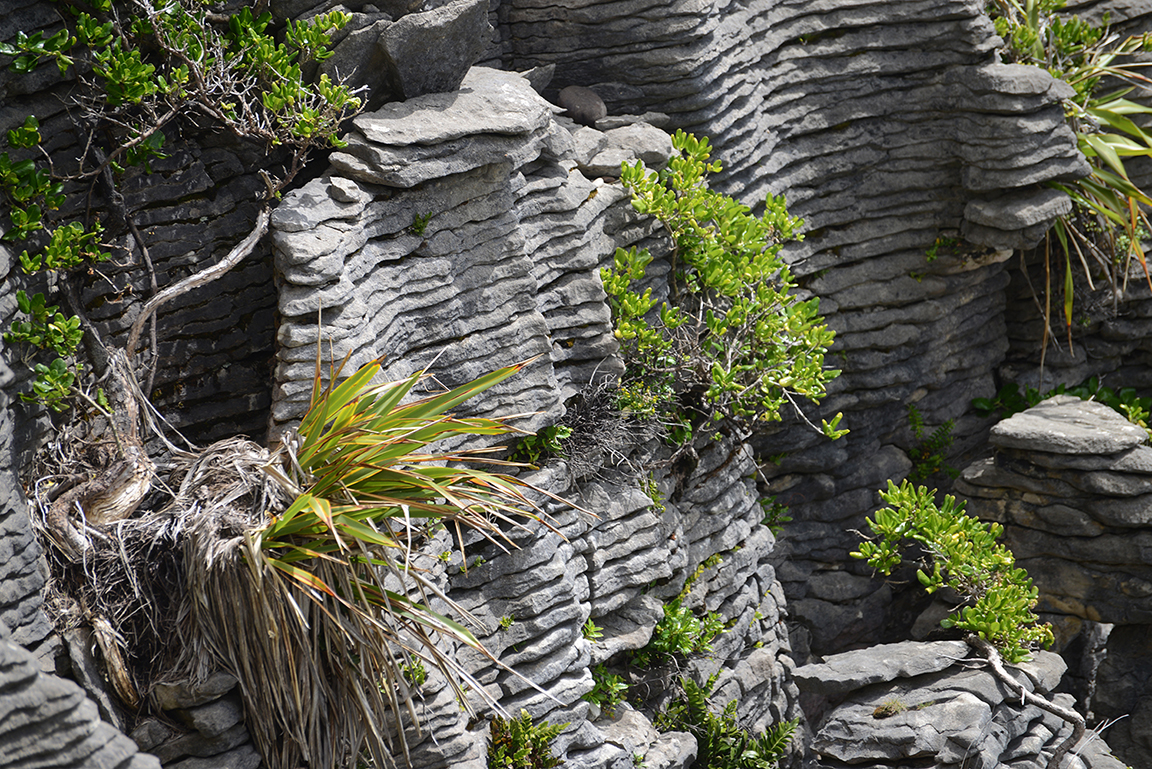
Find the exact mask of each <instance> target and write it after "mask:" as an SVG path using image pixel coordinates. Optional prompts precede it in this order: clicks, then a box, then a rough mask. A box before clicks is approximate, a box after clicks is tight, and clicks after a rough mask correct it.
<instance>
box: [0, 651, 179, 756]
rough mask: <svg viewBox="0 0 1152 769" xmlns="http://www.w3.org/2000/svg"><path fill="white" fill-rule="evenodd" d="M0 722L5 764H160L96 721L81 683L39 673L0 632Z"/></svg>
mask: <svg viewBox="0 0 1152 769" xmlns="http://www.w3.org/2000/svg"><path fill="white" fill-rule="evenodd" d="M0 724H3V726H2V727H0V746H2V747H3V756H4V763H5V766H13V767H23V766H52V767H61V769H64V768H65V767H68V768H71V767H75V769H81V768H82V767H97V766H98V767H109V768H110V769H159V766H160V762H159V761H158V760H156V758H154V757H153V756H149V755H146V754H144V753H140V752H139V750H138V749H137V747H136V745H135V744H134V743H133V742H132V740H130V739H128V738H127V737H125V736H124V735H123V734H121V733H120V732H118V731H116V729H114V728H113V727H112V726H110V725H109V724H107V723H105V722H104V721H101V720H100V716H99V714H98V713H97V709H96V704H95V703H93V702H92V701H91V700H89V699H88V698H86V697H85V696H84V692H83V691H81V689H80V687H78V686H76V684H74V683H72V682H71V681H65V680H63V679H61V678H57V677H56V676H53V675H46V674H45V673H43V672H41V670H40V665H39V663H38V661H37V660H36V658H35V657H33V656H32V655H31V654H30V653H28V652H27V651H25V650H24V649H22V648H20V647H19V646H16V645H15V644H14V643H12V641H11V640H8V639H7V638H4V637H0Z"/></svg>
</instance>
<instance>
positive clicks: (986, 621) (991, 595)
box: [851, 481, 1053, 662]
mask: <svg viewBox="0 0 1152 769" xmlns="http://www.w3.org/2000/svg"><path fill="white" fill-rule="evenodd" d="M934 493H935V492H934V491H929V490H928V489H926V488H925V487H923V486H920V487H918V488H917V487H913V485H912V484H910V483H908V482H907V481H904V482H903V483H902V484H901V485H900V486H899V487H897V486H896V484H894V483H892V482H891V481H889V482H888V491H886V492H881V493H880V496H881V498H882V499H883V500H884V501H885V502H886V503H887V504H888V505H890V507H885V508H883V509H881V510H877V511H876V514H875V519H874V520H873V519H869V520H868V521H867V523H868V527H869V529H870V530H871V531H872V534H873V539H868V540H865V541H864V542H861V543H860V549H859V550H858V551H857V552H854V553H852V554H851V555H852V557H853V558H861V559H864V560H865V561H867V563H868V565H869V566H871V567H872V568H874V569H876V570H877V571H879V572H880V573H881V574H884V575H889V574H891V573H892V570H893V569H895V568H896V567H897V566H899V565H900V563H901V561H902V557H901V551H902V550H903V549H904V548H905V547H907V545H908V543H909V542H914V543H916V544H918V545H919V546H920V548H921V549H922V550H923V553H924V560H923V562H922V563H920V568H919V569H918V570H917V571H916V578H917V579H918V580H919V581H920V584H922V585H923V586H924V588H925V590H927V591H928V592H929V593H934V592H936V591H937V590H939V589H940V588H942V587H949V588H952V589H953V590H955V591H956V592H957V593H959V594H960V596H962V598H963V599H964V602H965V605H964V606H963V607H961V608H960V609H958V610H957V611H956V612H954V613H953V614H952V615H951V616H949V617H948V618H947V619H945V620H944V621H943V622H941V623H940V624H941V625H942V626H943V627H945V628H951V627H955V628H959V629H960V630H965V631H967V632H969V633H973V634H975V635H977V636H979V637H980V638H982V639H984V640H985V641H988V642H989V643H991V644H992V645H993V646H995V647H996V649H997V650H998V651H999V652H1000V654H1001V656H1003V658H1004V659H1005V660H1007V661H1008V662H1023V661H1026V660H1027V659H1029V651H1030V650H1031V649H1032V648H1034V647H1035V646H1037V645H1042V646H1049V645H1051V644H1052V641H1053V635H1052V629H1051V627H1050V626H1048V625H1047V624H1037V623H1038V621H1039V617H1037V616H1036V614H1035V613H1034V612H1033V611H1032V610H1033V609H1034V608H1035V606H1036V602H1037V600H1038V597H1039V591H1038V590H1037V589H1036V588H1035V587H1034V586H1033V585H1032V579H1031V578H1030V577H1029V576H1028V573H1027V572H1026V571H1025V570H1024V569H1018V568H1016V558H1015V556H1013V555H1012V552H1011V551H1010V550H1008V548H1006V547H1005V546H1004V545H1001V544H998V543H997V542H996V540H997V539H998V538H999V537H1000V535H1001V534H1002V533H1003V531H1004V529H1003V527H1002V526H1000V524H998V523H983V522H981V521H978V520H976V519H975V518H972V517H970V516H968V515H966V514H965V513H964V503H963V502H961V503H960V504H957V503H956V500H955V499H954V498H953V497H952V496H945V497H944V504H943V506H942V507H937V506H936V501H935V499H934V498H933V495H934Z"/></svg>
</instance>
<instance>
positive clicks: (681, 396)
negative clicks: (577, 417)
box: [601, 131, 847, 444]
mask: <svg viewBox="0 0 1152 769" xmlns="http://www.w3.org/2000/svg"><path fill="white" fill-rule="evenodd" d="M672 144H673V147H674V148H675V154H674V155H673V156H672V159H671V160H670V162H669V164H668V168H667V169H665V170H664V171H661V172H659V173H657V172H654V171H653V172H650V171H648V170H647V169H646V168H645V167H644V164H643V163H641V162H637V163H636V164H635V165H631V166H630V165H628V164H624V165H623V166H622V168H621V172H620V181H621V182H622V183H623V185H624V186H625V187H627V188H628V189H629V190H630V191H631V192H632V206H633V207H634V208H635V209H636V210H637V211H638V212H639V213H641V214H647V215H650V216H654V217H655V218H656V219H658V220H659V221H660V222H661V224H663V225H664V228H665V229H666V230H667V232H668V234H669V235H670V236H671V238H672V242H673V252H672V256H671V261H672V267H673V272H672V279H671V294H670V298H669V300H668V301H665V302H657V301H656V300H655V299H654V298H653V297H652V290H651V288H645V289H643V290H640V289H638V288H636V287H635V286H636V285H637V284H639V283H640V282H641V281H643V280H644V279H645V276H646V271H647V267H648V265H649V264H650V263H651V261H652V256H651V254H650V253H648V251H646V250H637V249H636V248H632V249H629V250H624V249H618V250H617V251H616V255H615V257H614V260H613V266H612V267H611V268H605V269H603V270H601V277H602V278H603V281H604V289H605V291H606V292H607V294H608V301H609V304H610V305H611V307H612V313H613V318H614V321H615V324H616V337H617V339H619V340H620V343H621V347H622V351H623V354H624V357H625V362H626V366H627V370H626V373H625V376H624V378H623V380H622V382H621V397H620V405H621V407H622V408H623V409H625V410H631V411H632V412H634V413H636V414H637V415H639V416H645V417H647V416H654V417H655V418H657V419H659V420H661V421H664V422H665V423H666V424H667V425H668V426H669V434H670V437H671V439H672V440H673V441H674V442H676V443H678V444H684V443H687V442H688V441H690V440H691V439H692V437H693V435H694V434H695V433H696V432H697V431H700V430H703V432H704V433H705V434H709V435H710V434H713V433H714V432H715V431H716V430H717V429H718V428H719V426H720V425H721V424H722V423H723V424H726V425H728V428H729V429H737V428H742V429H744V430H746V431H751V430H752V429H754V428H755V426H756V425H757V424H758V423H761V422H771V421H775V420H778V419H779V418H780V410H781V408H783V406H784V404H785V403H789V402H791V403H792V404H793V405H796V404H795V398H796V397H797V396H802V397H804V398H807V399H809V400H812V401H816V402H819V400H820V399H821V398H822V397H823V396H824V394H825V388H826V386H827V384H828V382H830V381H831V380H832V379H833V378H835V377H836V376H837V374H839V372H838V371H833V370H827V369H825V368H824V354H825V353H826V352H827V350H828V347H829V346H831V344H832V340H833V336H834V334H833V332H832V331H830V330H828V327H827V326H826V325H825V323H824V321H823V319H822V318H820V316H819V315H818V312H819V300H818V299H816V298H813V299H808V300H801V299H800V298H799V297H797V296H796V294H795V293H794V292H793V289H794V288H795V287H796V283H795V282H794V281H793V279H792V275H791V272H790V271H789V269H788V267H787V265H786V264H785V263H784V261H783V260H782V259H781V258H780V255H779V254H780V249H781V248H782V247H783V245H784V244H785V243H786V242H788V241H789V240H795V239H800V238H801V237H802V236H801V235H800V234H799V228H800V226H801V225H802V224H803V222H802V221H801V220H799V219H796V218H793V217H791V216H789V215H788V212H787V210H786V208H785V203H784V199H783V198H782V197H780V198H775V197H769V198H768V199H767V204H766V205H767V208H766V211H765V213H764V215H763V216H762V217H759V218H758V217H755V216H752V215H751V210H750V209H749V208H748V207H747V206H745V205H743V204H742V203H739V202H737V201H736V200H733V199H732V198H730V197H727V196H726V195H722V194H720V193H718V192H715V191H713V190H711V189H709V187H708V181H707V176H708V174H709V173H714V172H716V171H719V170H720V164H719V163H717V162H710V161H709V158H710V156H711V149H710V147H709V145H708V140H707V139H706V138H705V139H697V138H696V137H694V136H692V135H691V134H686V133H684V132H683V131H677V132H676V135H675V136H674V137H673V138H672ZM840 418H841V416H840V415H839V414H837V416H836V418H835V419H833V420H832V422H831V423H828V422H825V424H824V427H823V430H824V432H825V433H826V434H828V435H829V436H831V437H839V436H840V435H842V434H844V433H845V432H847V431H843V430H837V425H838V424H839V420H840Z"/></svg>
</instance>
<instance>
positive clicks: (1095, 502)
mask: <svg viewBox="0 0 1152 769" xmlns="http://www.w3.org/2000/svg"><path fill="white" fill-rule="evenodd" d="M990 440H991V442H992V444H993V446H995V447H996V452H995V456H994V457H992V458H991V459H988V460H984V461H981V462H977V463H975V464H973V465H971V466H970V467H968V468H967V469H966V470H965V471H964V475H963V478H962V480H961V481H960V482H958V483H957V485H956V491H957V492H958V493H960V494H962V495H963V496H964V497H966V498H967V500H968V510H969V512H970V513H971V514H973V515H977V516H979V517H980V518H983V519H988V520H995V521H999V522H1000V523H1002V524H1003V525H1004V529H1005V535H1004V540H1005V543H1006V544H1007V545H1008V546H1009V547H1010V548H1011V550H1012V552H1013V553H1015V555H1016V560H1017V564H1018V565H1020V566H1022V567H1023V568H1025V569H1027V570H1028V573H1029V575H1031V576H1032V578H1033V579H1034V580H1035V582H1036V585H1037V587H1039V588H1040V604H1039V606H1038V610H1039V611H1041V612H1045V613H1046V615H1045V616H1051V617H1052V619H1053V621H1054V622H1055V626H1056V629H1057V632H1058V633H1059V634H1060V635H1061V638H1059V639H1058V640H1059V641H1060V642H1061V645H1064V644H1066V643H1068V642H1069V641H1070V640H1071V638H1072V637H1073V636H1074V635H1075V634H1076V633H1077V632H1079V631H1080V630H1081V626H1082V624H1085V623H1089V624H1090V623H1106V625H1105V627H1106V628H1107V629H1109V630H1110V633H1109V634H1108V635H1107V643H1106V645H1105V646H1104V649H1103V654H1104V660H1103V662H1102V664H1101V666H1100V669H1099V671H1098V672H1097V680H1096V686H1095V689H1094V692H1093V691H1088V692H1085V695H1086V696H1090V697H1091V700H1090V702H1089V703H1088V707H1090V709H1091V710H1092V711H1093V712H1094V713H1095V714H1096V716H1097V717H1098V718H1101V719H1104V720H1107V719H1111V718H1116V717H1119V716H1127V715H1129V714H1131V715H1132V718H1124V719H1123V720H1122V721H1120V722H1119V723H1118V724H1117V725H1116V726H1114V727H1112V729H1111V730H1110V731H1109V732H1108V741H1109V744H1110V745H1112V747H1113V748H1115V749H1116V750H1117V752H1118V753H1119V754H1120V755H1121V756H1123V757H1124V760H1125V761H1127V762H1128V763H1130V764H1132V765H1134V766H1137V765H1142V764H1146V763H1148V762H1149V761H1152V745H1149V744H1148V741H1147V734H1148V731H1147V729H1146V726H1145V725H1146V723H1147V720H1146V719H1147V718H1148V713H1149V712H1150V705H1149V702H1150V695H1152V688H1150V687H1152V675H1150V673H1152V649H1150V648H1149V645H1148V640H1147V637H1148V627H1149V625H1152V600H1150V598H1149V596H1150V595H1152V564H1149V562H1148V558H1147V556H1146V553H1147V548H1148V546H1149V544H1150V542H1152V540H1150V539H1149V537H1150V535H1149V533H1148V526H1149V523H1150V522H1152V447H1149V445H1148V434H1147V433H1146V432H1145V431H1144V430H1143V429H1141V428H1139V427H1136V426H1135V425H1133V424H1132V423H1130V422H1128V421H1127V420H1126V419H1124V418H1123V417H1122V416H1120V415H1119V414H1117V413H1116V412H1115V411H1113V410H1112V409H1110V408H1108V407H1106V406H1103V405H1101V404H1098V403H1091V402H1083V401H1081V400H1080V399H1079V398H1075V397H1073V396H1068V395H1061V396H1056V397H1054V398H1051V399H1049V400H1047V401H1044V402H1043V403H1041V404H1040V405H1038V406H1036V407H1034V408H1031V409H1029V410H1027V411H1025V412H1022V413H1020V414H1016V415H1015V416H1012V417H1011V418H1009V419H1006V420H1004V421H1003V422H1001V423H1000V424H998V425H996V427H995V428H994V429H993V430H992V436H991V439H990ZM1112 626H1114V627H1112ZM1075 648H1076V647H1073V649H1074V650H1075ZM1125 721H1131V723H1130V724H1126V723H1125Z"/></svg>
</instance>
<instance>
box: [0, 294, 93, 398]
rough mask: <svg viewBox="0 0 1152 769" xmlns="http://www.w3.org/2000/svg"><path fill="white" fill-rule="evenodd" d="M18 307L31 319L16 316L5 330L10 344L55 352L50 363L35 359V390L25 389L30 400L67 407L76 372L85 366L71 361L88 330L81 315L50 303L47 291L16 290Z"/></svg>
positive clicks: (23, 396)
mask: <svg viewBox="0 0 1152 769" xmlns="http://www.w3.org/2000/svg"><path fill="white" fill-rule="evenodd" d="M16 307H17V308H18V309H19V310H20V312H22V313H24V315H25V317H26V318H27V320H16V321H13V322H12V327H11V328H10V329H9V330H8V331H7V332H6V333H5V334H4V341H5V342H7V343H8V344H17V343H23V344H26V345H28V346H30V347H32V348H34V349H35V350H43V351H47V352H49V353H51V355H50V356H49V357H48V360H49V362H48V363H42V362H35V363H34V364H33V368H34V370H35V372H36V379H35V380H34V381H33V383H32V393H31V394H28V393H21V395H20V397H21V399H23V400H26V401H33V402H40V403H43V404H45V405H46V406H48V407H49V408H51V409H52V410H53V411H62V410H64V409H65V408H67V398H68V396H69V395H70V394H71V392H72V387H73V385H74V384H75V381H76V375H77V374H78V373H79V371H80V369H81V366H80V364H78V363H75V364H72V365H69V361H70V359H71V356H72V355H73V354H75V352H76V348H77V346H79V344H80V339H81V337H82V336H83V334H84V332H83V331H82V330H81V328H80V318H79V317H77V316H75V315H73V316H72V317H70V318H69V317H65V316H64V314H63V313H61V312H60V308H59V307H57V306H56V305H50V304H48V303H47V300H46V299H45V298H44V295H43V294H39V293H37V294H33V295H32V296H31V297H29V296H28V294H27V293H25V292H24V291H19V290H18V291H17V292H16Z"/></svg>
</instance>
